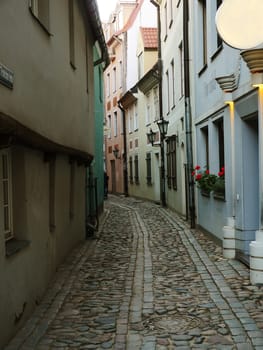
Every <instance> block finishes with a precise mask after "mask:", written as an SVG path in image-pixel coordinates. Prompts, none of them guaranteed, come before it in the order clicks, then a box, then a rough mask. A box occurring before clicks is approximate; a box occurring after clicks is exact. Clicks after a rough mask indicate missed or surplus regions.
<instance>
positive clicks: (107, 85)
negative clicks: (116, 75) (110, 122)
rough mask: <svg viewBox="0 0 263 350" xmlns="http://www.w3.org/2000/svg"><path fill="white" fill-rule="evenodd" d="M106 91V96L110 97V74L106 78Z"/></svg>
mask: <svg viewBox="0 0 263 350" xmlns="http://www.w3.org/2000/svg"><path fill="white" fill-rule="evenodd" d="M106 90H107V96H108V97H109V96H110V73H108V74H107V76H106Z"/></svg>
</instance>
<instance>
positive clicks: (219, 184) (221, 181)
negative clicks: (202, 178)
mask: <svg viewBox="0 0 263 350" xmlns="http://www.w3.org/2000/svg"><path fill="white" fill-rule="evenodd" d="M213 191H214V192H215V193H216V194H219V195H223V196H224V195H225V168H224V167H222V168H221V170H220V171H219V173H218V176H217V177H216V181H215V184H214V186H213Z"/></svg>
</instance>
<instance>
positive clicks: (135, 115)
mask: <svg viewBox="0 0 263 350" xmlns="http://www.w3.org/2000/svg"><path fill="white" fill-rule="evenodd" d="M134 130H138V106H137V102H135V104H134Z"/></svg>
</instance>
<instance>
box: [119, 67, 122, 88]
mask: <svg viewBox="0 0 263 350" xmlns="http://www.w3.org/2000/svg"><path fill="white" fill-rule="evenodd" d="M119 87H120V88H121V87H122V61H120V62H119Z"/></svg>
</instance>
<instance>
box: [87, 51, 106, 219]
mask: <svg viewBox="0 0 263 350" xmlns="http://www.w3.org/2000/svg"><path fill="white" fill-rule="evenodd" d="M99 58H100V56H99V54H98V52H97V50H96V47H94V48H93V60H94V62H96V61H97V60H98V59H99ZM94 119H95V121H94V132H95V147H94V160H93V162H92V164H91V166H90V167H89V168H88V169H87V222H89V223H92V224H95V222H96V221H94V218H95V217H96V215H97V214H98V215H99V214H100V213H101V212H102V211H103V202H104V159H103V121H104V93H103V69H102V65H101V64H98V65H96V66H94Z"/></svg>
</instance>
